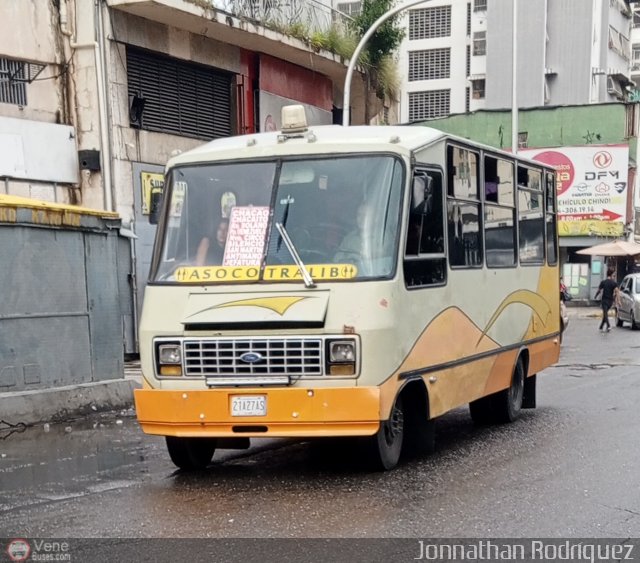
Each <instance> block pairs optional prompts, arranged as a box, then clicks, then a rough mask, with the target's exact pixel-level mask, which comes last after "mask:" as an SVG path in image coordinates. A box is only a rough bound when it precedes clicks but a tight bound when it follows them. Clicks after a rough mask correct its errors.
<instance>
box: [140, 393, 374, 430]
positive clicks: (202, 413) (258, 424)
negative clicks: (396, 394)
mask: <svg viewBox="0 0 640 563" xmlns="http://www.w3.org/2000/svg"><path fill="white" fill-rule="evenodd" d="M257 396H258V397H265V398H266V414H265V415H259V416H233V415H232V414H231V405H232V401H234V397H235V398H237V397H257ZM135 404H136V413H137V417H138V421H139V423H140V425H141V426H142V429H143V431H144V432H146V433H147V434H156V435H160V436H178V437H211V438H226V437H234V438H238V437H242V436H246V437H259V436H273V437H298V438H301V437H327V436H371V435H372V434H375V433H376V432H377V430H378V427H379V425H380V389H379V388H377V387H339V388H334V387H331V388H319V389H318V388H316V389H307V388H283V389H273V388H271V389H264V388H251V389H237V388H233V389H207V390H198V391H170V390H165V389H136V390H135Z"/></svg>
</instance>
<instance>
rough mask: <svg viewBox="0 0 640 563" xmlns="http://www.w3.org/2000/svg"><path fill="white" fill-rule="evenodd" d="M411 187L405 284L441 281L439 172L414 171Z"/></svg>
mask: <svg viewBox="0 0 640 563" xmlns="http://www.w3.org/2000/svg"><path fill="white" fill-rule="evenodd" d="M413 187H414V193H413V194H412V196H413V200H412V202H411V213H410V215H409V224H408V226H407V244H406V248H405V259H404V265H403V269H404V278H405V283H406V285H407V287H422V286H428V285H436V284H443V283H445V280H446V258H445V254H444V210H443V205H442V198H443V189H442V174H441V173H440V172H435V171H431V170H430V171H429V172H428V173H426V172H425V171H417V172H416V176H415V177H414V182H413Z"/></svg>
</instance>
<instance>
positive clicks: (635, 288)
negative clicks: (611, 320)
mask: <svg viewBox="0 0 640 563" xmlns="http://www.w3.org/2000/svg"><path fill="white" fill-rule="evenodd" d="M625 322H628V323H630V324H631V328H632V329H633V330H637V329H638V328H640V273H639V274H629V275H628V276H625V277H624V279H623V280H622V282H621V283H620V298H619V305H618V310H617V317H616V326H622V325H623V323H625Z"/></svg>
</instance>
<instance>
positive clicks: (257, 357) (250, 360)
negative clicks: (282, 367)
mask: <svg viewBox="0 0 640 563" xmlns="http://www.w3.org/2000/svg"><path fill="white" fill-rule="evenodd" d="M240 361H241V362H244V363H245V364H256V363H258V362H260V361H262V354H258V352H245V353H244V354H242V356H240Z"/></svg>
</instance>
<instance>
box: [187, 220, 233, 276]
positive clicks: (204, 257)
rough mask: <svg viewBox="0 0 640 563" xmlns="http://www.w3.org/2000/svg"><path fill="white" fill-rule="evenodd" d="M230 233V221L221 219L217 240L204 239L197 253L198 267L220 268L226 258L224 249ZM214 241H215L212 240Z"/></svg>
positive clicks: (196, 261) (196, 262) (196, 263)
mask: <svg viewBox="0 0 640 563" xmlns="http://www.w3.org/2000/svg"><path fill="white" fill-rule="evenodd" d="M228 233H229V220H228V219H221V220H220V222H219V223H218V227H217V229H216V235H215V238H214V237H211V236H205V237H202V240H200V243H199V244H198V250H197V251H196V258H195V265H196V266H220V265H221V264H222V259H223V258H224V247H225V245H226V243H227V234H228ZM212 239H213V240H212Z"/></svg>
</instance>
